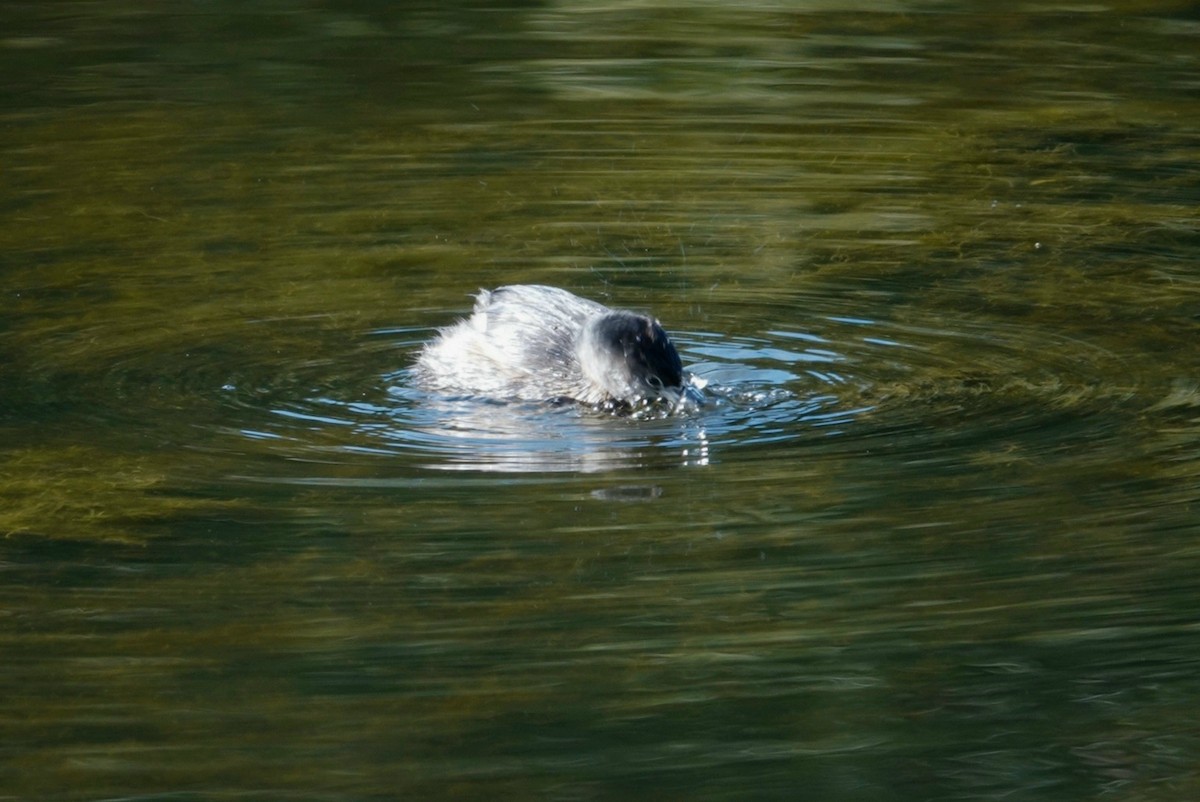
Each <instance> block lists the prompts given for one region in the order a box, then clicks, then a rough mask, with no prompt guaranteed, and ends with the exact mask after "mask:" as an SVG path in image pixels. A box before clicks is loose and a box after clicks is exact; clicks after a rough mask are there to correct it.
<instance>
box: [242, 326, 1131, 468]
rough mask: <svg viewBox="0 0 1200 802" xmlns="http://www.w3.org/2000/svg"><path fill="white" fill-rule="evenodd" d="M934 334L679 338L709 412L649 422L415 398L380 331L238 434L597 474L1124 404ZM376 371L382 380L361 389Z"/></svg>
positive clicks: (887, 447) (1052, 369) (1001, 353)
mask: <svg viewBox="0 0 1200 802" xmlns="http://www.w3.org/2000/svg"><path fill="white" fill-rule="evenodd" d="M941 323H942V325H941V326H923V325H914V324H912V323H898V322H887V323H885V322H880V321H873V320H868V319H862V318H853V317H844V316H825V317H822V318H819V319H817V320H815V321H813V325H812V326H811V328H809V329H807V330H790V329H785V328H770V329H768V330H766V331H764V332H762V333H761V334H757V335H754V336H749V335H739V336H722V335H720V334H717V333H709V332H679V333H677V334H676V335H675V340H676V342H677V345H678V347H679V350H680V353H681V356H682V357H683V360H684V362H685V364H686V365H687V366H688V368H689V370H691V371H692V373H693V374H694V375H695V376H696V378H697V381H698V382H699V383H701V384H703V385H705V389H704V392H705V395H706V398H707V403H706V404H705V405H704V407H703V408H701V409H698V410H695V411H691V412H689V413H687V414H680V415H674V416H664V417H656V418H650V419H631V418H622V417H618V416H613V415H609V414H603V413H597V412H594V411H588V410H583V409H580V408H577V407H575V406H572V405H545V404H524V403H522V404H512V403H501V402H496V401H488V400H476V399H449V398H443V397H438V396H434V395H430V394H428V393H425V392H423V391H421V390H419V389H417V388H415V387H414V386H413V383H412V382H411V373H410V369H409V368H408V367H407V365H409V364H411V361H412V357H413V354H414V353H415V350H416V348H417V347H418V346H419V343H420V342H421V341H422V340H423V339H424V338H425V337H426V336H428V335H429V334H430V333H431V332H428V331H422V330H417V329H395V330H387V331H376V332H372V333H371V335H370V337H369V338H368V339H369V341H370V347H369V348H367V349H366V352H365V354H360V355H358V358H355V359H347V360H337V363H338V364H342V365H345V364H357V365H358V367H359V371H360V372H359V373H358V375H356V376H351V375H341V376H332V377H327V378H328V380H327V381H325V382H323V383H322V384H321V385H320V386H314V387H312V389H313V392H311V393H309V394H306V395H302V396H300V397H296V396H292V397H290V398H285V397H281V396H280V395H279V394H274V395H273V397H269V398H267V397H263V398H261V399H260V400H263V401H268V403H269V407H268V408H266V409H263V410H261V412H262V413H263V414H262V415H261V416H260V420H259V421H258V423H257V424H255V425H254V426H248V427H246V428H243V429H242V430H241V433H242V435H243V436H245V437H248V438H251V439H254V440H256V441H258V442H259V443H260V444H263V443H273V444H274V445H275V446H276V447H278V448H281V449H284V450H286V451H288V452H289V453H290V455H291V458H294V459H312V460H320V459H329V458H331V457H333V456H334V455H337V458H338V460H339V461H345V460H353V459H355V458H356V456H357V457H358V458H362V459H372V458H378V457H385V458H393V457H394V458H399V459H402V460H404V461H405V463H406V464H412V465H414V466H416V467H419V468H421V469H435V470H452V471H455V470H457V471H462V470H472V471H494V472H509V473H511V472H557V471H574V472H596V471H610V470H616V469H622V468H633V467H671V466H696V465H706V464H709V463H712V462H715V461H721V460H724V459H727V458H729V457H731V456H732V455H733V454H734V453H737V452H738V451H739V450H743V449H747V448H751V447H754V446H757V445H764V444H778V443H786V442H792V443H799V444H801V445H803V446H804V447H806V448H809V449H810V453H814V454H815V453H821V454H827V455H828V454H843V455H849V454H860V453H864V452H866V451H873V452H879V451H890V452H913V453H918V452H922V451H930V450H933V449H936V448H941V447H944V446H945V445H946V444H947V443H951V442H955V441H986V440H988V439H995V438H1003V437H1011V436H1014V435H1015V434H1018V433H1020V432H1028V431H1039V430H1052V429H1053V428H1054V427H1056V426H1060V425H1062V424H1063V423H1064V422H1068V421H1073V420H1078V419H1080V418H1081V417H1083V418H1087V417H1094V416H1098V415H1100V414H1102V413H1104V412H1108V411H1111V410H1112V408H1113V403H1114V401H1120V400H1121V399H1122V398H1128V397H1130V396H1131V395H1132V394H1135V393H1136V390H1135V388H1133V387H1123V388H1117V387H1113V386H1111V384H1108V383H1105V381H1103V380H1102V377H1106V376H1111V375H1113V361H1114V360H1117V359H1118V358H1117V357H1116V356H1115V355H1113V354H1111V353H1109V352H1107V351H1105V350H1104V349H1103V348H1101V347H1099V346H1096V345H1093V344H1089V343H1087V342H1083V341H1080V340H1078V339H1072V338H1067V337H1057V338H1055V337H1047V336H1046V335H1045V334H1044V333H1041V332H1037V331H1035V330H1031V329H1027V328H1025V327H1022V326H1019V325H1011V326H1007V327H997V325H996V323H995V321H988V322H987V323H986V325H985V324H984V323H978V324H974V323H972V322H971V321H961V320H960V321H957V322H956V324H955V326H954V327H953V328H950V327H946V326H945V320H944V319H943V320H942V321H941ZM383 344H387V345H386V346H385V345H383ZM364 356H369V359H367V358H364ZM372 363H373V364H374V366H375V367H376V368H385V369H384V370H381V371H380V372H378V373H376V374H374V375H373V376H371V375H367V368H368V366H369V365H370V364H372ZM384 363H386V364H384ZM397 365H399V367H397ZM311 367H312V365H311V364H310V365H307V366H306V371H305V372H308V371H307V369H310V368H311ZM1126 375H1129V376H1130V380H1131V382H1134V383H1136V381H1137V379H1136V376H1135V375H1134V374H1132V373H1130V372H1128V371H1127V372H1126ZM294 387H295V385H293V389H294ZM254 398H255V396H254V395H253V394H251V395H247V392H246V391H245V390H239V391H238V392H236V393H233V397H232V399H230V400H231V401H233V402H234V403H237V404H239V405H241V406H243V407H244V406H245V405H246V404H247V403H248V402H249V403H253V399H254ZM244 411H245V410H244V409H243V412H244ZM1113 425H1114V426H1115V425H1117V424H1116V423H1114V424H1113Z"/></svg>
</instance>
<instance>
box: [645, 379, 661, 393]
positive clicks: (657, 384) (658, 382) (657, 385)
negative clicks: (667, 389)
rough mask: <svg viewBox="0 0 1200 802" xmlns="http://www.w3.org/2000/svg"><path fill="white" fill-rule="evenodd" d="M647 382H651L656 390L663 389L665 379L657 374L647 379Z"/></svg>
mask: <svg viewBox="0 0 1200 802" xmlns="http://www.w3.org/2000/svg"><path fill="white" fill-rule="evenodd" d="M646 383H647V384H649V385H650V386H651V387H653V388H654V389H655V390H661V389H662V388H663V381H662V379H660V378H658V377H657V376H651V377H650V378H648V379H646Z"/></svg>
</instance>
